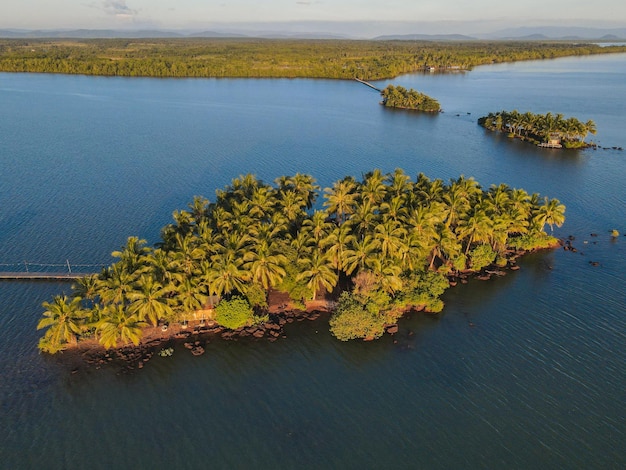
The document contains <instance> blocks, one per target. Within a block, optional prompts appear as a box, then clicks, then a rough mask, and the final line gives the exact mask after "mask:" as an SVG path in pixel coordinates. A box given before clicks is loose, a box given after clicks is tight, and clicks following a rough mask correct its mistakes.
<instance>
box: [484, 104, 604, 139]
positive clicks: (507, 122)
mask: <svg viewBox="0 0 626 470" xmlns="http://www.w3.org/2000/svg"><path fill="white" fill-rule="evenodd" d="M478 124H479V125H481V126H483V127H484V128H485V129H489V130H491V131H499V132H505V133H507V134H509V135H510V136H511V137H517V138H520V139H522V140H528V141H530V142H533V143H536V144H545V143H548V142H550V141H554V142H555V143H558V144H557V145H563V146H565V147H566V148H581V147H586V146H588V145H589V144H587V143H586V142H585V138H586V137H587V136H588V135H589V134H595V133H596V124H595V123H594V122H593V121H591V120H589V121H587V122H581V121H579V120H578V119H576V118H575V117H570V118H567V119H565V118H564V117H563V115H562V114H552V113H546V114H533V113H530V112H526V113H520V112H519V111H517V110H513V111H500V112H497V113H489V114H488V115H487V116H483V117H481V118H480V119H478Z"/></svg>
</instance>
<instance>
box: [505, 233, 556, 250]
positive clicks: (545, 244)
mask: <svg viewBox="0 0 626 470" xmlns="http://www.w3.org/2000/svg"><path fill="white" fill-rule="evenodd" d="M557 242H558V240H557V239H556V238H554V237H551V236H549V235H546V234H544V233H533V234H525V235H521V236H519V237H513V238H511V239H509V245H510V246H511V247H513V248H515V249H517V250H538V249H541V248H550V247H552V246H554V245H555V244H556V243H557Z"/></svg>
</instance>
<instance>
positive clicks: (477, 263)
mask: <svg viewBox="0 0 626 470" xmlns="http://www.w3.org/2000/svg"><path fill="white" fill-rule="evenodd" d="M494 259H496V252H495V251H493V249H492V248H491V246H489V245H478V246H477V247H476V248H474V249H473V250H472V251H470V263H471V265H472V269H473V270H474V271H480V270H481V269H483V268H484V267H486V266H489V265H490V264H491V263H493V260H494Z"/></svg>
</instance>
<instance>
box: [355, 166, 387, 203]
mask: <svg viewBox="0 0 626 470" xmlns="http://www.w3.org/2000/svg"><path fill="white" fill-rule="evenodd" d="M384 181H385V176H384V175H383V173H382V171H380V170H379V169H375V170H374V171H371V172H369V173H367V174H366V175H365V178H364V180H363V183H361V185H360V187H359V194H360V195H361V200H362V201H364V202H365V201H367V202H368V203H369V205H370V206H378V205H380V203H381V202H382V201H383V200H384V199H385V193H386V192H387V186H385V184H384Z"/></svg>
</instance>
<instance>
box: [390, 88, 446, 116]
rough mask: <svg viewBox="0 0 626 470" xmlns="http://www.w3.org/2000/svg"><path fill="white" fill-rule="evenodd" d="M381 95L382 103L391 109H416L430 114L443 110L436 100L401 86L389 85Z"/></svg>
mask: <svg viewBox="0 0 626 470" xmlns="http://www.w3.org/2000/svg"><path fill="white" fill-rule="evenodd" d="M381 95H382V96H383V101H382V103H383V104H384V105H385V106H388V107H391V108H403V109H415V110H417V111H425V112H429V113H436V112H439V111H440V110H441V106H439V102H438V101H437V100H436V99H433V98H431V97H430V96H428V95H425V94H424V93H420V92H419V91H416V90H414V89H413V88H411V89H410V90H407V89H406V88H404V87H401V86H397V87H396V86H393V85H388V86H387V88H385V89H384V90H383V91H382V92H381Z"/></svg>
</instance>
